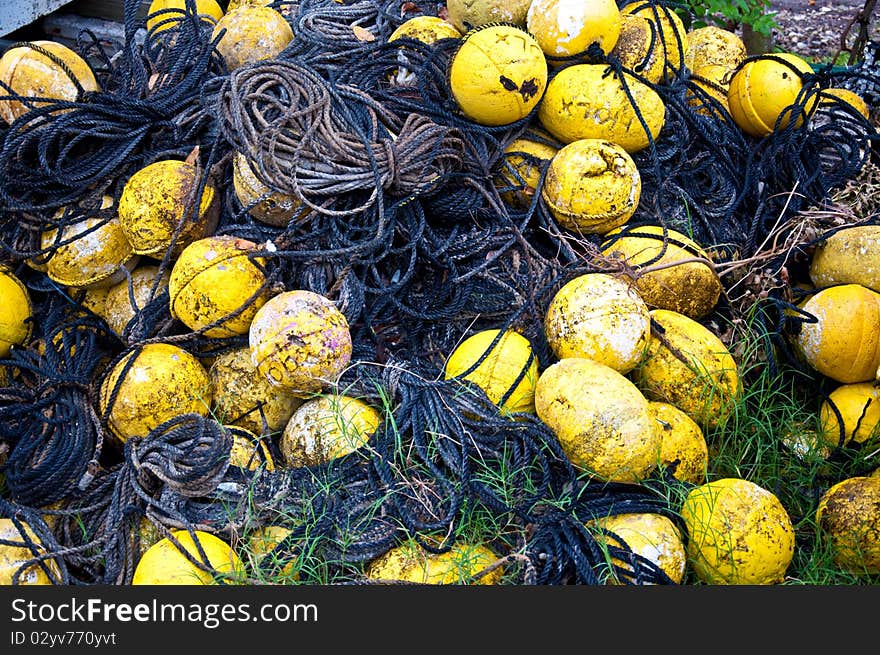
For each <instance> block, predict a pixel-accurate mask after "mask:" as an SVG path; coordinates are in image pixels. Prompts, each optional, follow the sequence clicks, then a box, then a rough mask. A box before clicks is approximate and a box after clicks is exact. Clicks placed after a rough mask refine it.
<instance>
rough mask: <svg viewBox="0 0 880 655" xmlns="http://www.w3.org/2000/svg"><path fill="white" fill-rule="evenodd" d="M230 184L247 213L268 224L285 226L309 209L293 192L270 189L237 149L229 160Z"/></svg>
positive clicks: (306, 212)
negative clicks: (230, 166) (233, 156)
mask: <svg viewBox="0 0 880 655" xmlns="http://www.w3.org/2000/svg"><path fill="white" fill-rule="evenodd" d="M232 187H233V189H234V190H235V196H236V197H237V198H238V201H239V202H240V203H241V205H242V207H244V208H245V209H246V210H247V213H248V214H250V215H251V216H253V217H254V218H255V219H256V220H258V221H260V222H261V223H266V224H267V225H274V226H275V227H285V226H286V225H287V224H288V223H289V222H290V220H291V219H292V218H294V217H297V218H302V217H304V216H306V215H307V214H308V213H309V211H311V208H309V207H308V206H307V205H304V204H303V203H302V201H301V200H300V199H299V198H297V197H296V196H292V195H288V194H285V193H279V192H273V191H272V190H271V189H270V188H269V187H268V186H266V185H265V184H263V183H262V182H261V181H260V179H259V178H258V177H257V175H256V173H254V170H253V166H251V164H250V162H248V159H247V157H245V156H244V155H243V154H242V153H240V152H237V153H235V158H234V159H233V160H232Z"/></svg>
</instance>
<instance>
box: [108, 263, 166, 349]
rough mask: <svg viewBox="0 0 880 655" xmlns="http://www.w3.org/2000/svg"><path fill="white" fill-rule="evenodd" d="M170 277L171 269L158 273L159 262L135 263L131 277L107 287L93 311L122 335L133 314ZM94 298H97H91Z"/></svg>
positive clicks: (146, 302)
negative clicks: (101, 300) (135, 266)
mask: <svg viewBox="0 0 880 655" xmlns="http://www.w3.org/2000/svg"><path fill="white" fill-rule="evenodd" d="M170 277H171V272H170V271H169V270H168V269H167V268H166V269H164V270H162V271H161V273H160V268H159V266H156V265H154V264H145V265H141V266H138V267H137V268H135V269H134V270H133V271H132V272H131V281H129V280H128V279H125V280H122V281H121V282H118V283H116V284H114V285H113V286H112V287H109V288H108V289H106V295H105V296H104V299H103V302H102V303H100V304H98V305H96V306H95V307H96V308H95V309H94V310H93V311H94V312H95V313H96V314H98V315H99V316H102V317H103V318H104V320H105V321H107V324H108V325H109V326H110V328H111V329H112V330H113V331H114V332H115V333H116V334H118V335H120V336H122V333H123V331H124V330H125V328H126V326H127V325H128V324H129V322H130V321H131V320H132V319H133V318H134V317H135V314H136V313H138V312H140V311H141V310H143V309H144V308H145V307H146V306H147V305H148V304H149V303H150V302H151V301H153V300H154V299H155V298H156V297H157V296H159V295H160V294H161V293H162V292H163V291H164V290H166V289H167V288H168V280H169V278H170ZM132 296H133V297H134V305H132ZM93 302H98V300H97V299H94V300H93Z"/></svg>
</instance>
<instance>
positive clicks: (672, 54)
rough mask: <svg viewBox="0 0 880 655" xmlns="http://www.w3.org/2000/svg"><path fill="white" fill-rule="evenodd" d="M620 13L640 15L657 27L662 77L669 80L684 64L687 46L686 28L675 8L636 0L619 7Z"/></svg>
mask: <svg viewBox="0 0 880 655" xmlns="http://www.w3.org/2000/svg"><path fill="white" fill-rule="evenodd" d="M620 11H621V13H624V14H634V15H636V16H642V17H643V18H647V19H648V20H649V21H651V22H652V23H653V24H654V26H655V27H656V28H657V31H658V34H659V38H660V44H661V46H660V47H661V49H662V51H663V54H664V59H665V60H666V65H665V66H664V70H665V73H664V77H665V78H666V79H667V80H670V79H672V78H674V77H675V76H676V74H677V73H678V71H680V70H681V68H682V66H683V65H684V51H685V49H686V47H687V30H686V29H685V26H684V23H683V22H682V20H681V18H679V16H678V14H677V13H675V9H674V8H673V7H671V6H669V5H662V4H658V3H655V4H654V5H652V4H651V3H649V2H641V1H640V0H636V1H635V2H630V3H629V4H626V5H625V6H623V7H621V9H620Z"/></svg>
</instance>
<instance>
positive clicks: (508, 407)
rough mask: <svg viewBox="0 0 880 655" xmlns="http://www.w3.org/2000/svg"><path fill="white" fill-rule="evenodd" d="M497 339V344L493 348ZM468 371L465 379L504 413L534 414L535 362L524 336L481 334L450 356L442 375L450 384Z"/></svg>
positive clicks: (495, 331) (465, 341)
mask: <svg viewBox="0 0 880 655" xmlns="http://www.w3.org/2000/svg"><path fill="white" fill-rule="evenodd" d="M496 338H497V339H498V341H497V343H495V345H494V346H493V345H492V343H493V342H494V341H495V339H496ZM490 346H492V350H491V351H490V350H489V347H490ZM484 355H485V358H484V359H483V360H482V361H481V362H480V364H479V365H478V366H475V365H476V364H477V362H478V361H479V360H480V359H481V358H483V356H484ZM471 368H473V370H472V371H470V372H469V373H468V374H467V375H465V376H464V379H465V380H469V381H471V382H473V383H474V384H476V385H477V386H478V387H480V388H481V389H482V390H483V391H485V392H486V395H487V396H488V397H489V400H491V401H492V402H493V403H495V404H496V405H498V406H499V407H500V408H501V410H502V412H503V413H505V414H506V413H515V412H534V411H535V384H536V383H537V381H538V360H537V358H535V357H534V356H533V353H532V344H531V343H529V340H528V339H526V338H525V337H524V336H523V335H521V334H519V333H518V332H515V331H513V330H505V331H504V333H503V334H501V330H481V331H480V332H477V333H476V334H473V335H471V336H469V337H468V338H467V339H465V340H464V341H462V342H461V344H459V345H458V346H457V347H456V348H455V350H453V351H452V353H450V355H449V358H448V359H447V360H446V364H445V366H444V369H443V375H444V378H445V379H447V380H449V379H451V378H455V377H459V376H461V375H462V374H464V373H465V371H469V370H470V369H471Z"/></svg>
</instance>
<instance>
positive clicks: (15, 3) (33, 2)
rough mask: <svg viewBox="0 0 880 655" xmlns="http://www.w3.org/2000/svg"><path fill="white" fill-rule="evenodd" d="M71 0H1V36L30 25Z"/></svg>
mask: <svg viewBox="0 0 880 655" xmlns="http://www.w3.org/2000/svg"><path fill="white" fill-rule="evenodd" d="M70 2H71V0H3V1H2V2H0V36H6V35H7V34H10V33H12V32H14V31H15V30H17V29H19V28H22V27H24V26H25V25H29V24H31V23H33V22H34V21H36V20H38V19H40V18H42V17H43V16H45V15H46V14H50V13H52V12H53V11H55V10H56V9H59V8H60V7H63V6H65V5H67V4H70Z"/></svg>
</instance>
